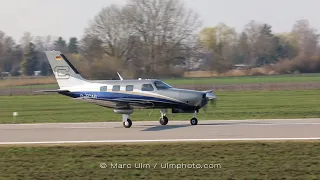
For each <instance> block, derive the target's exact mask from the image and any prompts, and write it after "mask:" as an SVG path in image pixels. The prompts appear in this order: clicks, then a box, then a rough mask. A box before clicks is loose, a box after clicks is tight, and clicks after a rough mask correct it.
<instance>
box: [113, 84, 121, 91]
mask: <svg viewBox="0 0 320 180" xmlns="http://www.w3.org/2000/svg"><path fill="white" fill-rule="evenodd" d="M112 91H120V85H114V86H113V87H112Z"/></svg>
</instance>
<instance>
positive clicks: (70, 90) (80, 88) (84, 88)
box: [41, 51, 216, 128]
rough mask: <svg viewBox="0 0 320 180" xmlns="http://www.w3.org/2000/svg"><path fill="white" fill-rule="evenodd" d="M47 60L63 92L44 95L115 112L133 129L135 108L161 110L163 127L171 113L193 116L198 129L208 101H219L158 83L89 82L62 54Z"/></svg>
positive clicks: (54, 53)
mask: <svg viewBox="0 0 320 180" xmlns="http://www.w3.org/2000/svg"><path fill="white" fill-rule="evenodd" d="M46 55H47V58H48V60H49V63H50V65H51V68H52V70H53V73H54V75H55V78H56V80H57V82H58V85H59V87H60V89H58V90H43V91H41V92H57V93H59V94H62V95H65V96H69V97H71V98H75V99H78V100H83V101H87V102H90V103H94V104H96V105H99V106H103V107H106V108H113V109H114V112H115V113H118V114H122V117H123V118H122V120H123V126H124V127H125V128H130V127H131V126H132V121H131V119H130V115H131V114H132V113H133V112H134V110H133V109H134V108H143V109H160V113H161V117H160V124H161V125H167V123H168V118H167V116H166V114H167V112H168V109H171V110H172V113H193V117H192V119H191V120H190V123H191V124H192V125H197V124H198V120H197V118H196V114H197V113H198V112H199V109H201V108H202V107H204V106H205V105H206V104H207V103H208V101H210V100H212V101H214V100H215V99H216V96H215V94H213V91H212V90H210V91H194V90H187V89H176V88H173V87H172V86H170V85H168V84H166V83H164V82H163V81H161V80H157V79H141V78H139V79H138V80H136V79H135V80H124V79H123V78H122V77H121V76H120V74H119V73H118V75H119V77H120V80H94V81H92V80H86V79H84V78H82V77H81V75H80V74H79V72H78V71H77V70H76V68H75V67H74V66H73V65H72V64H71V63H70V61H69V60H68V59H67V58H66V56H64V55H63V54H62V53H61V52H59V51H46Z"/></svg>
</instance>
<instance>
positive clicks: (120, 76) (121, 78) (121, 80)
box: [117, 72, 123, 81]
mask: <svg viewBox="0 0 320 180" xmlns="http://www.w3.org/2000/svg"><path fill="white" fill-rule="evenodd" d="M117 74H118V76H119V78H120V80H121V81H122V80H123V78H122V77H121V75H120V74H119V73H118V72H117Z"/></svg>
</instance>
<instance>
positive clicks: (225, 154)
mask: <svg viewBox="0 0 320 180" xmlns="http://www.w3.org/2000/svg"><path fill="white" fill-rule="evenodd" d="M319 148H320V142H319V141H313V142H254V143H249V142H228V143H227V142H220V143H165V144H157V143H153V144H143V145H142V144H123V145H120V144H109V145H90V146H89V145H87V146H85V145H81V146H76V145H72V146H37V147H32V146H27V147H19V146H11V147H5V146H0V154H1V156H0V161H1V163H0V179H25V180H27V179H51V180H54V179H59V180H60V179H150V180H157V179H210V180H211V179H230V180H231V179H311V180H312V179H314V180H315V179H319V178H320V169H319V167H320V151H319ZM100 163H106V165H108V167H106V168H100ZM111 163H112V164H113V166H112V167H114V164H115V163H118V165H119V164H127V166H126V167H128V168H122V169H120V168H118V169H117V168H112V167H111V166H110V165H111ZM135 163H137V164H139V163H143V164H144V165H145V166H144V167H143V168H135ZM165 163H169V164H173V165H176V166H177V165H178V164H180V167H183V166H182V165H181V164H182V163H183V164H193V163H194V164H199V165H201V166H202V167H204V165H205V164H215V165H214V166H213V165H211V167H215V168H190V169H188V168H181V169H176V168H165V167H164V164H165ZM156 164H157V165H156ZM129 165H131V168H129ZM148 165H150V166H148ZM197 166H198V165H197ZM118 167H119V166H118ZM137 167H138V166H137ZM173 167H174V166H173ZM190 167H191V166H190ZM195 167H196V166H195ZM198 167H200V166H198Z"/></svg>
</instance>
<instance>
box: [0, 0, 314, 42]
mask: <svg viewBox="0 0 320 180" xmlns="http://www.w3.org/2000/svg"><path fill="white" fill-rule="evenodd" d="M183 1H184V2H185V4H186V6H187V7H188V8H192V9H193V10H194V11H196V12H197V13H198V14H199V15H200V19H201V20H202V22H203V26H204V27H208V26H215V25H217V24H218V23H220V22H223V23H225V24H227V25H228V26H231V27H234V28H235V29H236V30H237V31H238V32H241V31H242V30H243V28H244V26H245V25H246V24H247V23H248V22H249V21H251V20H255V21H258V22H264V23H268V24H270V25H272V27H273V30H274V32H277V33H280V32H288V31H290V30H291V28H292V25H293V24H294V23H295V22H296V21H297V20H299V19H308V20H309V22H310V24H311V26H312V27H314V28H316V29H319V30H320V20H319V17H320V11H319V7H320V0H183ZM125 3H126V0H54V1H49V0H0V4H1V6H0V30H1V31H4V32H5V33H6V34H7V35H8V36H12V37H13V38H14V39H15V40H17V41H18V40H20V38H21V36H22V35H23V33H24V32H30V33H31V34H32V35H34V36H47V35H52V36H56V37H58V36H62V37H63V38H66V39H69V38H70V37H74V36H76V37H78V38H81V37H82V35H83V32H84V29H85V28H86V27H88V25H89V22H90V20H92V19H93V17H94V16H95V15H97V13H99V11H100V10H101V9H102V8H103V7H105V6H108V5H110V4H119V5H123V4H125Z"/></svg>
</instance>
